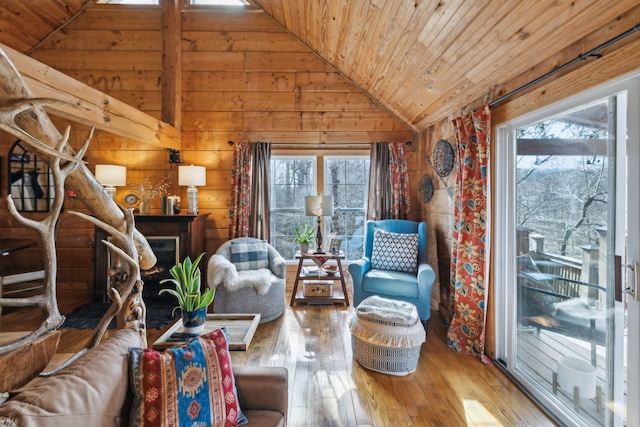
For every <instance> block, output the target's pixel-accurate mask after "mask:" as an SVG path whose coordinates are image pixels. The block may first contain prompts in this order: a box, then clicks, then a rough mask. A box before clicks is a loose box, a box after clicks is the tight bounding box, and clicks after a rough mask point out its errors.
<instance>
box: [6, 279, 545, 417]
mask: <svg viewBox="0 0 640 427" xmlns="http://www.w3.org/2000/svg"><path fill="white" fill-rule="evenodd" d="M289 296H290V295H287V301H289V299H288V297H289ZM85 301H86V297H85V296H82V295H78V294H77V293H73V292H71V293H64V292H63V293H62V294H61V296H60V306H61V312H63V313H64V312H68V311H70V310H71V309H73V308H74V307H76V306H79V305H81V304H82V303H83V302H85ZM352 315H353V307H345V306H344V305H335V306H332V305H309V306H306V305H302V306H295V307H289V306H288V305H287V309H286V311H285V313H284V315H283V316H281V317H280V318H278V319H276V320H275V321H273V322H270V323H266V324H262V325H260V326H259V327H258V329H257V331H256V334H255V336H254V339H253V341H252V342H251V345H250V347H249V349H248V350H247V351H234V352H232V359H233V363H234V365H236V366H239V365H264V366H285V367H286V368H288V370H289V383H290V384H289V401H290V408H289V425H290V426H293V427H298V426H394V427H399V426H447V427H450V426H553V425H555V424H554V423H553V422H552V421H551V420H549V418H547V417H546V416H545V415H544V413H543V412H542V411H541V410H540V409H539V408H538V407H537V406H536V405H535V404H534V403H533V402H532V401H531V400H530V399H529V398H528V397H527V396H525V395H524V393H522V392H521V391H520V390H519V389H518V388H517V387H516V386H515V385H514V384H512V383H511V382H510V381H509V380H508V379H507V378H506V377H505V376H504V375H503V374H502V373H501V371H500V370H499V369H498V368H496V367H494V366H486V365H484V364H482V362H480V360H479V359H477V358H474V357H469V356H461V355H459V354H457V353H454V352H452V351H451V350H449V349H448V347H447V346H446V343H445V335H446V331H445V328H444V327H443V326H442V325H441V323H440V319H439V318H438V315H437V313H434V317H432V319H431V321H430V328H429V334H428V337H427V342H426V343H425V344H423V346H422V351H421V354H420V363H419V365H418V369H417V370H416V372H415V373H413V374H409V375H407V376H403V377H395V376H390V375H385V374H380V373H376V372H372V371H369V370H366V369H364V368H362V367H361V366H360V365H358V363H357V362H355V361H354V360H353V359H352V352H351V336H350V333H349V325H348V324H349V319H350V317H351V316H352ZM37 317H38V316H36V315H34V314H33V313H31V314H30V313H28V310H22V311H20V312H15V311H14V312H10V313H3V315H2V318H1V321H0V331H3V332H4V331H16V330H21V329H24V328H25V327H26V326H27V325H29V327H31V326H32V325H33V326H34V327H35V326H36V324H37V322H38V319H37ZM92 332H93V331H87V330H62V337H61V342H60V346H59V349H58V352H59V353H69V352H75V351H77V350H79V349H80V348H82V347H83V346H84V344H85V343H86V342H87V341H88V340H89V337H90V336H91V334H92ZM162 332H163V330H157V329H152V330H149V331H148V341H149V343H152V342H153V341H155V339H156V338H157V337H159V336H160V335H161V334H162Z"/></svg>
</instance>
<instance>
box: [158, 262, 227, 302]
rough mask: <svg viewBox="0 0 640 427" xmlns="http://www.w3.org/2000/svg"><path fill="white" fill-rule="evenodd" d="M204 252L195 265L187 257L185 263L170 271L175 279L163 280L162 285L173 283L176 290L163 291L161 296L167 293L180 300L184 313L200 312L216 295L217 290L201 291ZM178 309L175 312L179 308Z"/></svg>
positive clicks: (175, 266)
mask: <svg viewBox="0 0 640 427" xmlns="http://www.w3.org/2000/svg"><path fill="white" fill-rule="evenodd" d="M203 255H204V252H203V253H201V254H200V256H198V258H196V260H195V261H193V263H192V262H191V259H190V258H189V257H187V258H186V259H185V260H184V262H180V263H178V264H176V265H174V266H173V267H171V270H169V273H171V276H173V279H163V280H161V281H160V283H161V284H164V283H168V282H170V283H173V284H174V285H175V289H161V290H160V292H159V294H163V293H165V292H167V293H169V294H171V295H173V296H174V297H176V298H177V299H178V307H179V308H181V309H182V311H198V310H201V309H203V308H206V307H207V306H208V305H209V304H211V302H212V301H213V297H214V295H215V293H216V290H215V288H210V289H207V290H206V291H205V292H204V293H203V292H202V291H201V289H200V268H199V267H198V263H199V262H200V260H201V259H202V256H203ZM178 307H176V308H175V309H174V310H173V311H174V312H175V310H176V309H177V308H178Z"/></svg>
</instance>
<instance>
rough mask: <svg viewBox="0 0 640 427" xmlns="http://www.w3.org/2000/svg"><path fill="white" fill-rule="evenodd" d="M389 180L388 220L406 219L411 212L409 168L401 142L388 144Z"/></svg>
mask: <svg viewBox="0 0 640 427" xmlns="http://www.w3.org/2000/svg"><path fill="white" fill-rule="evenodd" d="M389 178H390V181H391V212H390V219H407V218H408V217H409V213H410V212H411V193H410V188H409V168H408V166H407V158H406V157H405V155H404V145H403V144H402V143H401V142H394V143H391V144H389Z"/></svg>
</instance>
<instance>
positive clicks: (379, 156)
mask: <svg viewBox="0 0 640 427" xmlns="http://www.w3.org/2000/svg"><path fill="white" fill-rule="evenodd" d="M390 193H391V186H390V183H389V144H388V143H386V142H376V143H375V144H373V146H372V147H371V161H370V162H369V195H368V201H367V219H369V220H371V221H377V220H380V219H388V218H390V216H389V200H391V196H390Z"/></svg>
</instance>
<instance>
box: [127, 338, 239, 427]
mask: <svg viewBox="0 0 640 427" xmlns="http://www.w3.org/2000/svg"><path fill="white" fill-rule="evenodd" d="M129 364H130V367H131V387H132V389H133V396H134V398H133V406H132V409H131V424H130V425H132V426H141V427H143V426H144V427H147V426H148V427H151V426H213V427H218V426H220V427H222V426H224V427H227V426H235V425H240V424H246V423H247V419H246V417H245V416H244V414H243V413H242V411H241V410H240V406H239V403H238V394H237V390H236V386H235V379H234V377H233V370H232V367H231V358H230V355H229V344H228V332H227V330H226V328H222V329H217V330H215V331H213V332H210V333H208V334H206V335H203V336H201V337H198V338H196V339H194V340H192V341H190V342H189V343H187V344H184V345H182V346H176V347H171V348H168V349H167V350H165V351H163V352H160V351H156V350H151V349H142V348H131V349H129Z"/></svg>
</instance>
